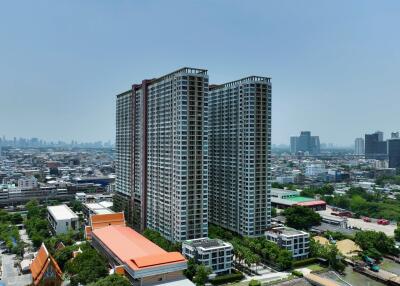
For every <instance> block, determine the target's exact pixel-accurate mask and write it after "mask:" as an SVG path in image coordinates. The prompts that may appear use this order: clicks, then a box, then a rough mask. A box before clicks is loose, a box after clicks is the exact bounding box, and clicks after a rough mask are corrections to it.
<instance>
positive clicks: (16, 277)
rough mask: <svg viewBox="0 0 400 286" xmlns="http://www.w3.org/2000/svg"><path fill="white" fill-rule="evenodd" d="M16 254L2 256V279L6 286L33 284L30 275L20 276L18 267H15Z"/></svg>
mask: <svg viewBox="0 0 400 286" xmlns="http://www.w3.org/2000/svg"><path fill="white" fill-rule="evenodd" d="M14 258H15V255H14V254H5V253H2V254H1V262H2V263H1V274H2V275H1V279H0V281H1V282H3V283H4V284H5V285H6V286H26V285H30V284H31V282H32V277H31V275H30V274H25V275H20V273H19V270H18V268H17V267H14V262H15V260H14Z"/></svg>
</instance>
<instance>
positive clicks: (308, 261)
mask: <svg viewBox="0 0 400 286" xmlns="http://www.w3.org/2000/svg"><path fill="white" fill-rule="evenodd" d="M317 261H318V259H317V258H315V257H312V258H307V259H303V260H297V261H294V262H293V267H294V268H297V267H301V266H306V265H310V264H313V263H315V262H317Z"/></svg>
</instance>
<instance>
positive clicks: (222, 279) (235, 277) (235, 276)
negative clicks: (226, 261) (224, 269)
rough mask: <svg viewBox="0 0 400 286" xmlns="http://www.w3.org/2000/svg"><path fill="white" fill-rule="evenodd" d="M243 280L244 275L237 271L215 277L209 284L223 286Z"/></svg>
mask: <svg viewBox="0 0 400 286" xmlns="http://www.w3.org/2000/svg"><path fill="white" fill-rule="evenodd" d="M243 278H244V275H243V274H242V273H241V272H239V271H237V272H235V273H231V274H226V275H220V276H217V277H215V278H214V279H213V280H211V281H210V282H211V284H213V285H221V284H225V283H228V282H237V281H240V280H242V279H243Z"/></svg>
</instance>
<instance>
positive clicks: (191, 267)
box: [183, 258, 197, 280]
mask: <svg viewBox="0 0 400 286" xmlns="http://www.w3.org/2000/svg"><path fill="white" fill-rule="evenodd" d="M196 266H197V264H196V262H195V261H194V259H193V258H190V259H189V260H188V264H187V269H185V270H184V271H183V274H185V276H186V277H187V278H188V279H189V280H193V277H194V276H195V275H196Z"/></svg>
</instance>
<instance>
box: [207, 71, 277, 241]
mask: <svg viewBox="0 0 400 286" xmlns="http://www.w3.org/2000/svg"><path fill="white" fill-rule="evenodd" d="M208 106H209V129H208V132H209V207H210V214H209V219H210V221H211V222H212V223H214V224H217V225H219V226H222V227H224V228H226V229H229V230H231V231H234V232H236V233H239V234H241V235H244V236H260V235H264V231H265V230H266V228H267V227H268V226H269V225H270V220H271V207H270V184H271V181H270V171H269V169H270V156H271V155H270V152H271V83H270V79H269V78H266V77H256V76H252V77H247V78H243V79H240V80H237V81H233V82H229V83H226V84H222V85H217V86H213V87H211V88H210V96H209V103H208Z"/></svg>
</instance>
